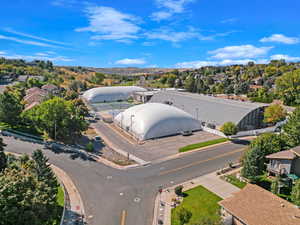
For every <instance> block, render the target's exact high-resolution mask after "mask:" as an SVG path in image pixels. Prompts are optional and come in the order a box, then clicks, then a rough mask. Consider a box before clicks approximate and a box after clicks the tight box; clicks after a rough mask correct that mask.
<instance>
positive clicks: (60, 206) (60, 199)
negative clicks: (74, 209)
mask: <svg viewBox="0 0 300 225" xmlns="http://www.w3.org/2000/svg"><path fill="white" fill-rule="evenodd" d="M56 202H57V209H58V210H57V215H56V218H55V220H54V221H53V225H59V224H60V220H61V216H62V213H63V210H64V204H65V195H64V191H63V188H62V187H61V186H59V187H58V193H57V195H56Z"/></svg>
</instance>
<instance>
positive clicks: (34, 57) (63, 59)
mask: <svg viewBox="0 0 300 225" xmlns="http://www.w3.org/2000/svg"><path fill="white" fill-rule="evenodd" d="M3 57H5V58H8V59H24V60H28V61H31V60H49V61H53V62H71V61H73V59H71V58H68V57H65V56H51V57H50V56H40V55H37V54H35V55H19V54H12V55H4V56H3Z"/></svg>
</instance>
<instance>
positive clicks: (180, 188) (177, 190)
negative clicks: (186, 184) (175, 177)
mask: <svg viewBox="0 0 300 225" xmlns="http://www.w3.org/2000/svg"><path fill="white" fill-rule="evenodd" d="M182 189H183V186H182V185H179V186H177V187H176V188H175V194H176V195H178V196H181V195H182Z"/></svg>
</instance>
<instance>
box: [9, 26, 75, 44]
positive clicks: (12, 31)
mask: <svg viewBox="0 0 300 225" xmlns="http://www.w3.org/2000/svg"><path fill="white" fill-rule="evenodd" d="M4 31H6V32H8V33H11V34H15V35H18V36H22V37H27V38H31V39H35V40H39V41H44V42H48V43H52V44H58V45H70V44H68V43H65V42H60V41H54V40H50V39H47V38H43V37H38V36H35V35H31V34H27V33H23V32H18V31H15V30H13V29H11V28H6V29H4Z"/></svg>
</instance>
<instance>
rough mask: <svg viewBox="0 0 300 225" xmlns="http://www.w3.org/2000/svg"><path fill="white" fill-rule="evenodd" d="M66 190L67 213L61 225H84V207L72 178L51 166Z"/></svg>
mask: <svg viewBox="0 0 300 225" xmlns="http://www.w3.org/2000/svg"><path fill="white" fill-rule="evenodd" d="M50 167H51V168H52V170H53V171H54V173H55V175H56V176H57V178H58V179H59V180H60V181H61V182H62V183H63V185H64V188H65V192H66V193H65V211H64V219H63V222H62V223H61V225H73V224H78V225H79V224H84V221H85V219H84V215H85V214H84V206H83V203H82V200H81V197H80V194H79V192H78V190H77V189H76V187H75V185H74V183H73V182H72V180H71V178H70V177H69V176H68V175H67V174H66V173H65V172H64V171H63V170H61V169H59V168H58V167H56V166H54V165H51V166H50Z"/></svg>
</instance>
